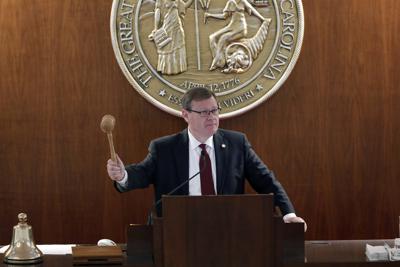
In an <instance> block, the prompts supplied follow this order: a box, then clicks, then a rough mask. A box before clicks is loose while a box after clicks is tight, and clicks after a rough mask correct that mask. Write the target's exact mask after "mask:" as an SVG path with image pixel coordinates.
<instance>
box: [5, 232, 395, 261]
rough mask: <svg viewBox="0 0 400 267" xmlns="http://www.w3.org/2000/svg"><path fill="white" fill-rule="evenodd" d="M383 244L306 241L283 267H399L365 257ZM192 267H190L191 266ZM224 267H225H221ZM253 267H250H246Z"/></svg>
mask: <svg viewBox="0 0 400 267" xmlns="http://www.w3.org/2000/svg"><path fill="white" fill-rule="evenodd" d="M383 242H386V243H388V244H389V245H390V246H393V239H392V240H327V241H306V242H305V254H306V259H305V261H304V262H300V263H299V262H297V263H293V262H290V259H289V260H285V261H284V262H283V265H282V267H330V266H332V267H365V266H366V267H380V266H385V267H388V266H390V267H400V261H398V262H369V261H368V259H367V257H366V256H365V245H366V244H370V245H375V246H377V245H383ZM3 266H4V267H11V266H13V267H14V266H15V265H7V264H5V263H3V254H0V267H3ZM22 266H24V267H28V266H32V267H33V266H34V267H54V266H57V267H71V266H73V264H72V256H71V255H45V256H44V260H43V263H42V264H38V265H22ZM94 266H108V267H110V266H122V267H154V266H153V264H152V263H147V264H146V263H143V264H139V263H134V262H133V260H131V259H129V258H128V257H126V256H124V262H123V264H122V265H94ZM188 267H190V266H188ZM219 267H224V266H219ZM244 267H251V266H244Z"/></svg>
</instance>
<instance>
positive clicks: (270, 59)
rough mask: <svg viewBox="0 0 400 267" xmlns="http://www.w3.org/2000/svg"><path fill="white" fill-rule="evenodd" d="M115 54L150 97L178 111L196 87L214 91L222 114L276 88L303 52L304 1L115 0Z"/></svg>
mask: <svg viewBox="0 0 400 267" xmlns="http://www.w3.org/2000/svg"><path fill="white" fill-rule="evenodd" d="M110 27H111V38H112V45H113V48H114V52H115V55H116V58H117V61H118V63H119V65H120V67H121V69H122V71H123V73H124V74H125V76H126V77H127V79H128V80H129V82H130V83H131V84H132V86H133V87H134V88H135V89H136V90H137V91H138V92H139V93H140V94H141V95H142V96H144V97H145V98H146V99H147V100H149V101H150V102H151V103H153V104H154V105H156V106H157V107H159V108H161V109H162V110H165V111H167V112H169V113H171V114H173V115H176V116H180V114H181V112H180V110H181V107H180V102H181V97H182V95H183V94H184V93H185V92H186V91H187V90H189V89H190V88H193V87H196V86H204V87H207V88H209V89H210V90H212V91H213V92H214V93H215V94H216V96H217V101H218V104H219V106H220V108H221V116H220V117H221V118H227V117H232V116H235V115H238V114H241V113H243V112H246V111H248V110H250V109H252V108H254V107H256V106H257V105H259V104H260V103H262V102H263V101H265V100H266V99H267V98H268V97H270V96H271V95H272V94H273V93H274V92H276V91H277V90H278V89H279V87H280V86H281V85H282V84H283V82H284V81H285V80H286V78H287V77H288V76H289V74H290V72H291V70H292V69H293V67H294V65H295V63H296V60H297V58H298V56H299V53H300V49H301V44H302V40H303V33H304V17H303V7H302V3H301V0H114V2H113V6H112V11H111V22H110Z"/></svg>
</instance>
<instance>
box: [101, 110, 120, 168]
mask: <svg viewBox="0 0 400 267" xmlns="http://www.w3.org/2000/svg"><path fill="white" fill-rule="evenodd" d="M114 126H115V118H114V116H112V115H108V114H107V115H104V116H103V118H102V119H101V123H100V128H101V130H102V131H103V132H105V133H106V134H107V137H108V143H109V145H110V153H111V159H112V160H113V161H117V157H116V156H115V150H114V143H113V137H112V131H113V130H114Z"/></svg>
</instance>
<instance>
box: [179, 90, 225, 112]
mask: <svg viewBox="0 0 400 267" xmlns="http://www.w3.org/2000/svg"><path fill="white" fill-rule="evenodd" d="M210 97H214V99H215V100H217V97H216V96H215V94H214V93H213V92H212V91H210V90H209V89H207V88H204V87H194V88H192V89H190V90H189V91H187V92H186V93H184V94H183V96H182V108H184V109H186V110H190V109H191V108H192V101H201V100H206V99H209V98H210Z"/></svg>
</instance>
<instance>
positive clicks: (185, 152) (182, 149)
mask: <svg viewBox="0 0 400 267" xmlns="http://www.w3.org/2000/svg"><path fill="white" fill-rule="evenodd" d="M174 158H175V166H176V170H177V176H178V177H177V179H178V184H181V183H183V182H184V181H185V180H187V179H188V178H189V177H188V175H189V137H188V133H187V129H185V130H183V131H182V132H181V133H180V136H179V138H178V141H177V143H176V146H175V147H174ZM179 191H181V192H182V193H183V194H185V195H189V184H186V185H184V186H183V187H182V189H181V190H179Z"/></svg>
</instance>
